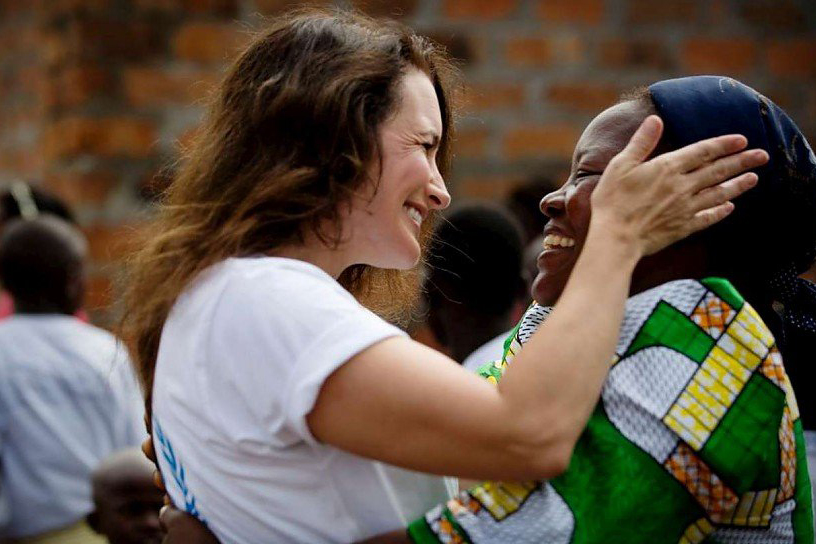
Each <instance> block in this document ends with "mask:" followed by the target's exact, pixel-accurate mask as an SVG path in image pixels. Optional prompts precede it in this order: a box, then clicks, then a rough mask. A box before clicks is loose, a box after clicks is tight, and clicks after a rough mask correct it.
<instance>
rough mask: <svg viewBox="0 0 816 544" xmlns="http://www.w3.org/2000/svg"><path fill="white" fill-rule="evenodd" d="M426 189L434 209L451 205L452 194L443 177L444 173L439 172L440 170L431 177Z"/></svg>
mask: <svg viewBox="0 0 816 544" xmlns="http://www.w3.org/2000/svg"><path fill="white" fill-rule="evenodd" d="M426 191H427V193H426V194H427V197H428V201H429V202H430V203H431V208H432V209H434V210H444V209H445V208H447V207H448V206H450V202H451V196H450V194H449V193H448V188H447V187H446V186H445V180H444V179H442V175H441V174H439V172H436V175H435V176H433V178H431V181H430V183H428V188H427V190H426Z"/></svg>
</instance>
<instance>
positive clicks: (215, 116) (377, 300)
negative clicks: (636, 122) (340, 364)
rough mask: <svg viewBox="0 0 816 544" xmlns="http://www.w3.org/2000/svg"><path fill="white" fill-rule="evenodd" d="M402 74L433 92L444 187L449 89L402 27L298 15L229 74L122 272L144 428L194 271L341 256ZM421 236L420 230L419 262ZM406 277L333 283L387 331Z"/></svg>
mask: <svg viewBox="0 0 816 544" xmlns="http://www.w3.org/2000/svg"><path fill="white" fill-rule="evenodd" d="M410 67H415V68H418V69H420V70H422V71H423V72H425V73H426V74H427V75H428V76H429V77H430V78H431V81H432V82H433V86H434V88H435V90H436V94H437V98H438V100H439V107H440V110H441V114H442V123H443V135H442V140H441V143H440V147H439V150H438V157H439V159H438V160H439V168H440V171H441V172H442V173H443V175H444V174H445V173H446V171H447V168H448V166H449V159H450V142H451V139H452V136H453V134H452V133H453V126H452V101H453V95H452V92H453V91H455V90H456V89H457V88H458V81H459V77H458V74H457V70H456V69H455V67H454V66H453V64H452V62H451V61H450V59H449V57H448V56H447V55H446V53H445V52H444V51H443V50H442V49H440V48H438V47H437V46H435V45H434V44H433V43H431V42H430V41H429V40H427V39H425V38H423V37H420V36H417V35H416V34H414V33H413V32H412V31H410V30H409V29H408V28H406V27H405V26H403V25H400V24H398V23H396V22H393V21H383V20H375V19H371V18H368V17H366V16H364V15H361V14H358V13H353V12H345V11H335V12H329V11H324V10H315V9H310V10H298V11H294V12H291V13H289V14H287V15H285V16H282V17H279V18H276V19H275V20H274V21H272V22H271V25H270V27H269V28H267V29H266V30H265V31H263V32H262V33H260V34H259V35H258V36H257V37H255V39H253V40H252V41H251V43H250V44H249V45H248V47H247V48H246V50H245V51H244V52H243V53H242V54H240V55H239V56H238V58H237V59H236V60H235V61H234V62H233V64H232V65H231V67H230V68H229V70H228V71H227V73H226V75H225V77H224V79H223V81H222V82H221V84H220V86H219V88H218V89H217V91H216V93H215V94H214V95H213V97H212V101H211V104H210V107H209V110H208V113H207V115H206V118H205V120H204V123H203V126H202V130H201V131H200V134H199V136H198V138H197V139H196V141H195V142H194V143H193V144H192V146H191V148H190V149H189V150H188V152H187V153H186V156H185V157H184V159H183V161H182V163H181V167H180V169H179V171H178V174H177V176H176V177H175V179H174V180H173V182H172V183H171V184H170V186H169V187H168V188H167V190H166V191H165V193H164V194H163V195H162V199H161V203H160V206H159V209H158V213H157V216H156V218H155V220H154V221H153V222H152V224H151V225H149V226H148V227H147V229H146V230H145V232H144V238H145V239H144V243H143V245H142V247H141V250H140V251H138V253H137V254H135V255H134V256H133V258H132V259H131V261H130V263H129V266H128V275H127V283H126V291H125V295H124V317H123V318H122V322H121V325H122V336H123V338H125V340H126V342H127V344H128V346H129V348H130V350H131V353H132V356H133V358H134V364H135V366H136V369H137V371H138V373H139V375H140V378H141V380H142V384H143V386H144V388H145V392H146V394H147V409H148V414H149V413H150V398H151V394H150V393H151V390H152V385H153V375H154V370H155V365H156V357H157V353H158V348H159V340H160V337H161V332H162V327H163V326H164V322H165V320H166V319H167V316H168V313H169V312H170V309H171V308H172V306H173V304H174V302H175V301H176V299H177V298H178V296H179V295H180V294H181V293H182V292H183V291H184V289H185V288H187V287H188V286H189V285H190V284H191V282H192V281H193V280H194V279H195V278H196V276H197V275H198V274H199V273H200V272H201V271H202V270H204V269H205V268H207V267H209V266H211V265H213V264H214V263H217V262H219V261H222V260H224V259H226V258H228V257H233V256H248V255H257V254H268V253H272V252H274V250H275V248H278V247H281V246H282V245H284V244H292V243H299V242H303V239H304V238H303V236H304V232H306V229H311V230H312V231H313V232H314V233H315V234H316V235H317V236H318V237H319V238H320V240H321V241H323V242H324V243H326V244H328V245H329V246H330V247H336V246H337V245H338V244H339V243H340V242H341V240H340V239H338V236H339V235H337V234H334V233H337V232H340V228H338V227H339V224H340V221H341V220H342V211H341V205H342V204H343V203H346V202H348V199H349V198H350V197H351V195H352V194H354V192H355V190H357V189H359V188H360V187H361V186H362V184H364V183H366V182H370V178H371V177H372V175H371V172H372V166H374V167H375V168H376V165H377V164H378V163H379V159H380V150H379V129H380V126H381V124H382V123H383V121H384V120H386V119H387V118H388V116H389V115H390V114H391V113H392V112H393V111H394V109H395V106H396V102H397V98H398V97H397V90H398V83H399V82H400V79H401V77H402V76H403V74H404V73H405V72H406V70H407V69H409V68H410ZM327 225H328V226H329V227H327ZM431 231H432V221H428V222H426V225H425V226H424V227H423V235H422V240H421V242H422V246H423V248H424V247H425V246H426V244H427V241H428V239H429V238H430V232H431ZM418 276H419V274H418V272H417V269H413V270H407V271H396V270H383V269H376V268H373V267H370V266H367V265H355V266H352V267H350V268H349V269H347V270H346V271H345V272H344V273H343V274H342V275H341V277H340V278H339V281H340V283H341V284H342V285H343V286H344V287H345V288H346V289H348V290H349V291H350V292H351V293H352V294H354V295H355V296H356V297H357V298H358V300H360V301H361V302H362V303H363V304H365V305H367V306H368V307H369V308H371V309H372V310H374V311H376V312H377V313H378V314H380V315H381V316H383V317H384V318H386V319H390V320H392V321H399V319H400V318H401V317H402V316H405V315H406V314H407V313H409V312H407V310H409V309H410V308H412V307H413V306H414V304H415V301H416V298H417V295H418V293H419V277H418Z"/></svg>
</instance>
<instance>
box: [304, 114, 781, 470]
mask: <svg viewBox="0 0 816 544" xmlns="http://www.w3.org/2000/svg"><path fill="white" fill-rule="evenodd" d="M661 130H662V123H661V122H660V120H659V119H658V118H657V117H655V116H651V117H649V118H648V119H647V120H646V121H645V122H644V123H643V125H642V126H641V127H640V129H638V131H637V132H636V133H635V135H634V136H633V138H632V141H631V142H630V144H629V145H628V146H627V147H626V149H624V151H623V152H621V154H619V155H618V156H617V157H616V158H615V159H613V160H612V162H611V163H610V165H609V167H608V168H607V169H606V171H605V173H604V175H603V176H602V178H601V181H600V182H599V185H598V187H597V188H596V190H595V193H594V194H593V197H592V203H593V207H594V208H593V214H592V221H591V224H590V230H589V234H588V238H587V241H586V244H585V246H584V250H583V252H582V255H581V256H580V258H579V259H578V261H577V263H576V265H575V268H574V270H573V273H572V277H571V278H570V280H569V282H568V283H567V286H566V288H565V290H564V292H563V294H562V297H561V299H560V300H559V304H558V307H557V308H556V310H555V311H554V312H553V314H552V315H551V316H550V318H549V319H548V320H547V322H546V323H545V324H544V325H543V326H542V327H541V328H540V329H539V331H538V332H537V333H536V334H535V335H534V336H533V338H532V339H531V340H530V341H529V342H528V344H527V346H526V347H525V349H524V350H523V351H522V353H520V354H519V355H518V356H517V357H516V358H515V360H514V363H513V365H512V366H511V368H510V369H509V371H508V372H507V373H506V375H505V377H504V379H503V380H502V381H501V383H500V385H499V386H498V387H493V386H491V385H490V384H488V383H486V382H484V381H482V380H480V379H478V378H477V377H476V376H474V375H472V374H470V373H468V372H466V371H465V370H463V369H462V368H461V367H460V366H459V365H457V364H456V363H454V362H453V361H451V360H450V359H448V358H447V357H444V356H443V355H441V354H439V353H437V352H434V351H433V350H431V349H429V348H426V347H424V346H422V345H419V344H417V343H414V342H412V341H410V340H408V339H405V338H392V339H389V340H385V341H383V342H380V343H378V344H376V345H374V346H372V347H371V348H369V349H367V350H365V351H363V352H361V353H360V354H358V355H357V356H355V357H353V358H352V359H351V360H349V361H348V362H347V363H346V364H344V365H343V366H341V367H340V368H339V369H338V370H336V371H335V372H334V373H333V374H332V375H331V376H330V377H329V378H328V380H326V382H325V383H324V385H323V387H322V389H321V392H320V395H319V397H318V400H317V403H316V405H315V407H314V409H313V411H312V412H311V413H310V414H309V416H308V423H309V426H310V429H311V431H312V432H313V434H314V435H315V436H316V437H317V438H318V439H319V440H321V441H323V442H325V443H328V444H331V445H334V446H336V447H338V448H340V449H343V450H346V451H350V452H352V453H355V454H358V455H361V456H363V457H368V458H373V459H378V460H381V461H385V462H388V463H391V464H394V465H398V466H402V467H406V468H409V469H414V470H420V471H424V472H429V473H434V474H448V475H453V476H459V477H464V478H474V479H495V480H503V479H512V480H527V479H550V478H553V477H555V476H557V475H558V474H560V473H561V472H562V471H563V470H564V469H565V468H566V467H567V465H568V463H569V458H570V455H571V452H572V449H573V447H574V445H575V442H576V441H577V439H578V436H579V435H580V433H581V431H582V429H583V428H584V425H585V424H586V421H587V419H588V417H589V415H590V413H591V411H592V408H593V407H594V406H595V404H596V402H597V399H598V396H599V394H600V390H601V386H602V384H603V380H604V378H605V376H606V372H607V369H608V363H609V360H610V358H611V357H612V354H613V350H614V344H615V341H616V338H617V334H618V328H619V327H620V323H621V319H622V315H623V308H624V302H625V300H626V297H627V295H628V292H629V282H630V279H631V274H632V270H633V269H634V266H635V264H636V263H637V261H638V260H639V259H640V257H641V256H643V255H645V254H648V253H652V252H655V251H657V250H659V249H661V248H663V247H665V246H666V245H669V244H671V243H673V242H675V241H677V240H678V239H680V238H682V237H684V236H686V235H688V234H689V233H691V232H694V231H697V230H700V229H702V228H705V227H706V226H708V225H711V224H713V223H714V222H716V221H718V220H720V219H722V218H723V217H725V216H726V215H727V214H728V212H729V211H730V210H731V209H732V205H731V204H730V203H729V202H728V200H729V199H731V198H733V197H735V196H737V195H738V194H740V193H741V192H743V191H745V190H747V189H748V188H749V187H751V186H752V185H753V184H754V183H755V182H756V176H755V175H754V174H745V175H741V176H739V175H738V174H739V173H740V172H742V171H744V170H747V169H750V168H753V167H755V166H757V165H759V164H761V163H763V162H765V161H766V160H767V155H765V154H764V152H758V153H757V152H753V151H749V152H742V153H740V151H741V150H742V149H744V148H745V146H746V140H745V138H743V137H741V136H723V137H719V138H713V139H710V140H706V141H703V142H699V143H697V144H693V145H691V146H689V147H686V148H683V149H681V150H678V151H675V152H672V153H667V154H664V155H661V156H659V157H656V158H655V159H652V160H650V161H648V162H643V161H644V160H645V159H646V157H648V156H649V154H650V153H651V152H652V150H653V149H654V146H655V145H656V143H657V141H658V140H659V137H660V133H661ZM735 175H736V176H737V177H736V178H734V177H733V176H735ZM723 180H729V181H726V182H725V183H721V182H722V181H723ZM442 444H444V447H440V445H442Z"/></svg>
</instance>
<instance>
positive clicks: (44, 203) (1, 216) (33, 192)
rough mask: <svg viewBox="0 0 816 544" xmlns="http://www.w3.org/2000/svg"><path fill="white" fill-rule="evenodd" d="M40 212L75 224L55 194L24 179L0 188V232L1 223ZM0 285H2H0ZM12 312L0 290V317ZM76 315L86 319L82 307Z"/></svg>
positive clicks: (11, 305)
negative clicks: (33, 185)
mask: <svg viewBox="0 0 816 544" xmlns="http://www.w3.org/2000/svg"><path fill="white" fill-rule="evenodd" d="M40 213H47V214H51V215H54V216H56V217H59V218H61V219H64V220H65V221H67V222H68V223H71V224H76V221H75V219H74V215H73V214H72V213H71V210H70V209H68V206H67V205H66V204H65V203H64V202H62V201H61V200H60V199H59V198H57V197H56V196H54V195H52V194H50V193H48V192H45V191H43V190H42V189H38V188H36V187H32V186H31V184H29V183H26V182H25V181H14V182H12V183H10V184H9V185H8V186H7V187H5V188H2V189H0V232H2V230H3V225H4V224H5V223H7V222H9V221H11V220H12V219H16V218H20V217H22V218H23V219H33V218H34V217H36V216H37V215H39V214H40ZM0 287H2V286H0ZM13 313H14V304H13V303H12V301H11V297H9V295H8V293H6V292H5V291H2V290H0V319H3V318H4V317H8V316H10V315H11V314H13ZM76 315H77V317H79V318H80V319H82V320H83V321H87V315H86V314H85V311H84V310H82V308H79V309H78V310H77V313H76Z"/></svg>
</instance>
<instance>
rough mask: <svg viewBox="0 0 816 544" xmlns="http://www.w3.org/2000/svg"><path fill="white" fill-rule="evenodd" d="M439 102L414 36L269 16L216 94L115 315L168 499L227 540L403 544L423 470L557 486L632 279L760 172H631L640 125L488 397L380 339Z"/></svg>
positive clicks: (692, 167)
mask: <svg viewBox="0 0 816 544" xmlns="http://www.w3.org/2000/svg"><path fill="white" fill-rule="evenodd" d="M454 84H455V71H454V70H453V69H452V67H451V63H450V61H449V60H448V58H447V57H446V55H445V54H444V53H443V52H441V51H440V50H439V49H437V48H435V47H434V46H433V45H432V44H431V43H430V42H428V41H427V40H426V39H424V38H421V37H419V36H416V35H415V34H413V33H411V32H410V31H409V30H408V29H406V28H404V27H402V26H399V25H397V24H396V23H390V22H380V21H374V20H371V19H368V18H365V17H363V16H360V15H356V14H349V13H342V12H341V13H327V12H320V11H307V12H297V13H294V14H290V15H289V16H286V17H283V18H280V19H278V20H276V21H275V22H274V24H273V25H272V27H271V28H270V29H268V30H267V31H266V32H265V33H264V34H263V35H261V36H260V37H258V38H257V39H256V40H254V41H253V43H252V44H250V46H249V47H248V48H247V50H246V51H245V52H244V53H243V54H242V55H241V56H240V57H239V58H238V59H237V60H236V62H235V63H234V64H233V66H232V68H231V69H230V70H229V72H228V73H227V75H226V77H225V79H224V81H223V83H222V84H221V87H220V90H219V92H218V94H217V96H215V99H214V102H213V105H212V107H211V109H210V112H209V115H208V117H207V120H206V123H205V130H204V131H203V132H202V135H201V137H200V139H199V141H198V143H197V145H196V147H195V148H194V149H193V152H192V154H191V155H190V156H189V157H188V158H187V160H186V162H185V163H184V166H183V168H182V169H181V171H180V173H179V176H178V178H177V179H176V180H175V181H174V183H173V184H172V185H171V187H170V188H169V190H168V192H167V195H166V197H165V200H164V202H163V205H162V207H161V209H160V212H159V216H158V218H157V220H156V223H155V225H154V227H153V229H152V231H151V232H150V237H149V242H147V244H146V245H145V247H144V248H143V250H142V251H141V253H140V254H139V255H138V256H137V257H136V259H135V262H134V263H133V275H132V281H131V283H130V287H129V292H128V294H127V299H126V303H127V308H126V309H127V314H126V318H125V325H126V328H125V332H126V337H127V338H128V339H129V340H130V341H131V342H132V346H133V351H134V355H135V358H136V360H137V365H138V368H139V370H140V372H141V375H142V378H143V381H144V384H145V386H146V390H147V391H148V405H147V406H148V411H149V412H150V411H151V410H152V422H151V428H152V430H153V431H154V437H155V441H156V450H157V453H158V455H157V457H158V459H159V466H160V468H161V470H162V473H163V475H164V479H165V482H166V484H167V488H168V493H169V495H170V497H171V498H172V500H173V502H174V503H175V504H176V505H178V506H179V507H181V508H183V509H184V510H185V511H187V512H189V513H192V514H194V515H196V516H197V517H198V518H199V519H201V520H204V521H205V522H206V523H207V525H208V526H209V527H210V528H211V529H212V530H213V532H214V533H215V534H216V536H217V537H218V538H220V539H221V540H223V541H225V542H348V541H353V540H357V539H361V538H366V537H368V536H371V535H373V534H377V533H378V532H382V531H385V530H389V529H393V528H396V527H399V526H403V525H404V523H405V522H406V521H407V520H410V519H412V516H415V515H418V514H419V513H421V512H422V511H423V509H425V508H427V507H429V506H431V505H432V504H435V503H436V502H438V501H439V500H442V499H444V497H445V494H446V491H445V488H444V486H443V482H442V479H441V478H438V477H431V476H427V475H422V474H418V473H416V472H412V471H421V472H425V473H430V474H450V475H454V476H461V477H470V478H497V479H516V480H517V479H526V478H550V477H553V476H555V475H557V474H559V473H560V472H562V471H563V470H564V469H565V468H566V466H567V464H568V462H569V458H570V454H571V451H572V448H573V447H574V445H575V443H576V440H577V439H578V436H579V434H580V432H581V430H582V429H583V427H584V425H585V423H586V421H587V418H588V417H589V415H590V413H591V412H592V408H593V406H594V405H595V403H596V401H597V399H598V395H599V393H600V388H601V384H602V382H603V379H604V376H605V375H606V372H607V367H608V365H607V361H608V360H609V357H610V356H611V354H612V352H613V349H614V346H615V338H616V336H617V330H618V327H619V325H620V322H621V316H622V312H623V305H624V301H625V299H626V295H627V292H628V288H629V281H630V277H631V272H632V270H633V268H634V265H635V263H636V262H637V260H638V258H639V257H640V256H642V255H644V254H649V253H653V252H654V251H657V250H658V249H660V248H662V247H664V246H666V245H667V244H669V243H671V242H673V241H675V240H677V239H679V238H682V237H684V236H686V235H688V234H689V233H691V232H693V231H696V230H699V229H702V228H705V227H706V226H708V225H710V224H712V223H714V222H716V221H718V220H719V219H721V218H723V217H724V216H725V215H727V214H728V212H730V210H731V209H732V205H731V204H730V202H728V200H729V199H730V198H733V197H734V196H736V195H738V194H739V193H741V192H743V191H744V190H746V189H748V188H749V187H750V186H752V185H753V184H754V183H755V182H756V176H755V175H753V174H743V175H738V174H739V172H742V171H744V170H746V169H749V168H752V167H754V166H756V165H758V164H761V163H762V162H764V161H765V160H766V159H767V155H766V154H765V153H764V152H756V151H741V150H743V149H744V148H745V146H746V141H745V139H744V138H743V137H741V136H725V137H720V138H716V139H712V140H708V141H705V142H700V143H698V144H694V145H692V146H689V147H686V148H683V149H681V150H679V151H677V152H674V153H670V154H667V155H664V156H662V157H661V158H660V159H658V160H652V161H648V162H643V161H645V160H646V158H647V157H648V156H649V154H650V153H651V152H652V150H653V149H654V146H655V145H656V143H657V140H658V139H659V137H660V132H661V128H662V124H661V122H660V120H659V119H658V118H657V117H654V116H652V117H650V118H649V119H647V120H646V121H645V122H644V123H643V125H642V126H641V127H640V129H639V130H638V131H637V132H636V134H635V135H634V136H633V137H632V140H631V142H630V144H629V145H628V146H627V148H626V149H625V150H624V151H623V152H622V153H621V154H620V155H619V156H618V157H617V158H616V159H614V160H613V161H612V163H611V164H610V166H609V168H608V169H607V171H606V173H605V174H604V176H603V178H604V179H603V180H602V181H601V182H600V183H599V186H598V189H596V191H595V193H594V194H593V197H592V198H593V217H592V227H591V228H590V232H589V235H588V238H587V242H586V245H585V247H584V250H583V252H582V255H581V258H580V259H579V261H578V262H577V263H576V265H575V269H574V271H573V273H572V277H571V279H570V281H569V284H568V285H567V287H566V288H565V290H564V293H563V296H562V297H561V301H560V304H559V306H558V309H557V310H555V311H554V312H553V315H552V316H551V318H550V319H549V320H548V321H547V324H546V325H545V326H543V327H541V330H540V331H539V332H538V333H537V334H536V335H535V336H534V337H533V338H531V339H530V341H529V342H528V343H527V344H526V349H525V351H524V353H521V354H519V356H518V357H517V359H516V362H515V364H514V365H513V368H512V370H511V371H509V372H508V373H507V375H506V376H505V377H504V379H503V380H502V382H501V384H500V385H499V386H498V387H493V386H491V385H490V384H488V383H487V382H485V381H483V380H480V379H478V378H477V377H475V376H473V375H471V374H469V373H468V372H467V371H465V370H463V369H462V368H460V367H459V366H458V365H457V364H455V363H454V362H453V361H451V360H449V359H447V358H446V357H444V356H443V355H441V354H439V353H437V352H434V351H433V350H430V349H428V348H426V347H424V346H422V345H419V344H417V343H415V342H412V341H411V340H410V339H409V338H408V337H407V336H406V335H405V334H404V333H403V332H402V331H400V330H399V329H397V328H396V327H394V326H393V325H390V324H389V323H387V322H386V321H385V320H384V319H383V317H385V318H388V319H390V320H391V321H392V322H393V321H398V318H399V316H401V315H404V314H405V312H406V311H407V310H409V309H410V308H411V306H412V304H413V300H414V298H415V295H416V293H417V290H418V289H417V282H416V269H415V266H416V265H417V263H418V262H419V261H420V260H421V257H422V251H423V247H424V245H425V242H426V240H427V238H428V234H427V233H428V232H430V230H431V225H432V219H433V216H434V213H435V212H436V211H438V210H440V209H443V208H445V207H446V206H447V205H448V203H449V200H450V197H449V195H448V192H447V190H446V188H445V184H444V180H443V173H444V172H445V170H446V168H447V165H448V158H449V155H450V144H451V141H452V139H453V126H452V119H453V111H452V102H453V98H452V91H453V88H454ZM732 176H736V177H732ZM727 178H731V179H729V180H728V181H725V182H724V183H720V182H722V181H723V180H726V179H727ZM590 307H592V308H594V309H598V308H601V309H602V311H593V312H586V311H585V310H586V308H590ZM375 312H376V314H379V315H375ZM542 422H548V424H546V425H543V424H542ZM398 467H400V468H398Z"/></svg>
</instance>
